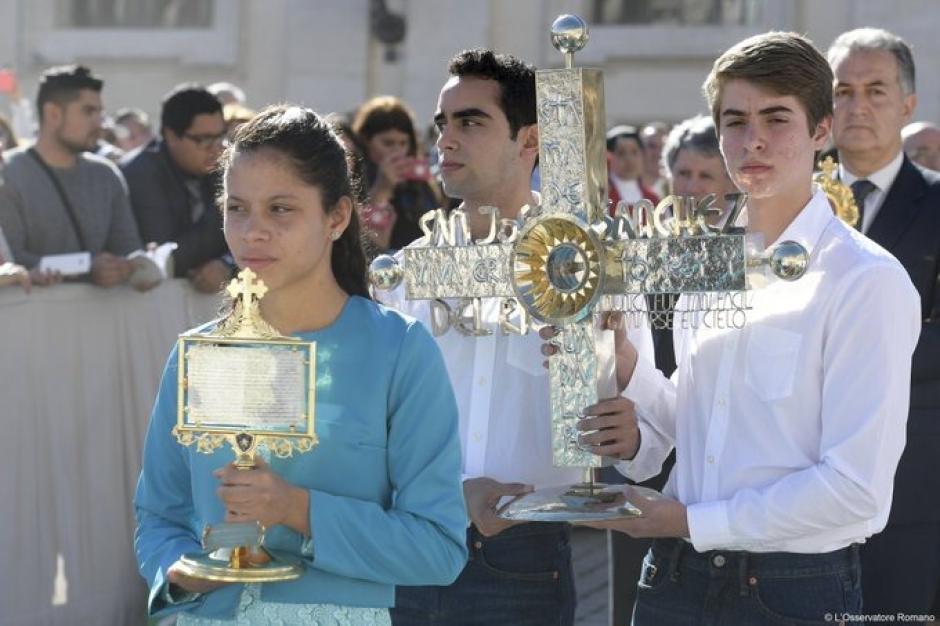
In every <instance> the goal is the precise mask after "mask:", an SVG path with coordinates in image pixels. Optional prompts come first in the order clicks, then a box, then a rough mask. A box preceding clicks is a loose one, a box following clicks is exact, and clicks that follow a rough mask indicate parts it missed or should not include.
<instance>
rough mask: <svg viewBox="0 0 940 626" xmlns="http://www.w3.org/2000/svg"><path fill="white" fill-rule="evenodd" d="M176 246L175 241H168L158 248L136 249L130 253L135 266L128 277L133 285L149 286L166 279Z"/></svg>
mask: <svg viewBox="0 0 940 626" xmlns="http://www.w3.org/2000/svg"><path fill="white" fill-rule="evenodd" d="M176 248H177V245H176V243H175V242H172V241H168V242H166V243H165V244H163V245H160V246H158V247H156V248H151V249H148V250H135V251H133V252H131V253H130V254H128V255H127V259H128V260H129V261H130V262H131V264H133V266H134V271H133V272H131V276H130V278H129V279H128V282H129V283H130V284H131V286H132V287H135V288H138V289H139V288H147V287H152V286H154V285H156V284H157V283H160V282H162V281H164V280H166V278H167V276H168V275H169V273H170V270H169V266H170V260H171V255H172V254H173V251H174V250H176Z"/></svg>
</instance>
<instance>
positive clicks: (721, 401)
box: [718, 398, 725, 407]
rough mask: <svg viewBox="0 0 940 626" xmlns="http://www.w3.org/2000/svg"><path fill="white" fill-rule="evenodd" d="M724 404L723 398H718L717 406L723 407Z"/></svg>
mask: <svg viewBox="0 0 940 626" xmlns="http://www.w3.org/2000/svg"><path fill="white" fill-rule="evenodd" d="M724 405H725V399H724V398H718V406H721V407H723V406H724Z"/></svg>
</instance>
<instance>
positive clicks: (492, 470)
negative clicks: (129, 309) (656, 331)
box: [377, 50, 652, 626]
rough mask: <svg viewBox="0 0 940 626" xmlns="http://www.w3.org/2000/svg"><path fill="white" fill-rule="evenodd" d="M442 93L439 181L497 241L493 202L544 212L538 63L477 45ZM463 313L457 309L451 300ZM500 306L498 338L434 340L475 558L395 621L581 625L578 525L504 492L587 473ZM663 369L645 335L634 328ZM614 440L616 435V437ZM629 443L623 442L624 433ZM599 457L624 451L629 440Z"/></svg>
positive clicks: (609, 411)
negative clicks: (533, 184)
mask: <svg viewBox="0 0 940 626" xmlns="http://www.w3.org/2000/svg"><path fill="white" fill-rule="evenodd" d="M449 71H450V75H451V76H450V79H449V80H448V81H447V83H445V85H444V87H443V89H442V90H441V94H440V98H439V100H438V105H437V112H436V114H435V117H434V121H435V124H436V125H437V128H438V130H439V132H440V136H439V138H438V141H437V148H438V150H439V151H440V154H441V160H440V167H441V177H442V179H443V183H444V191H445V192H446V193H447V195H448V196H450V197H453V198H460V199H461V200H462V203H461V205H460V208H461V209H463V210H464V211H465V212H466V214H467V217H468V221H469V226H470V231H471V235H472V236H473V238H474V239H481V238H483V237H485V236H486V234H487V232H488V231H489V227H490V217H489V216H488V215H485V214H482V213H480V212H479V211H478V209H479V208H480V207H483V206H495V207H497V208H499V210H500V214H501V216H502V217H503V218H509V219H516V218H518V216H519V212H520V210H521V208H522V207H523V206H524V205H526V204H528V205H530V206H533V207H534V206H535V205H537V204H538V196H537V195H536V194H534V193H533V192H532V191H531V189H530V186H529V183H530V177H531V175H532V170H533V168H534V167H535V163H536V159H537V157H538V145H539V141H538V125H537V116H536V105H535V72H534V69H533V68H532V67H531V66H529V65H526V64H525V63H523V62H522V61H520V60H518V59H515V58H513V57H511V56H508V55H501V54H494V53H493V52H492V51H489V50H468V51H465V52H462V53H460V54H458V55H457V56H456V57H454V58H453V59H452V60H451V62H450V66H449ZM377 295H378V296H379V298H380V299H381V300H382V301H383V302H385V303H386V304H389V305H392V306H395V307H396V308H399V309H401V310H403V311H404V312H406V313H408V314H409V315H413V316H414V317H417V318H418V319H420V320H421V321H422V322H424V323H425V324H426V325H428V326H429V327H432V324H431V320H430V316H429V312H430V310H429V303H428V302H426V301H411V302H409V301H407V300H405V299H404V288H403V287H399V288H398V289H396V290H395V291H393V292H380V293H379V294H377ZM450 304H451V305H452V306H454V307H456V306H458V303H455V302H452V303H450ZM500 306H501V302H500V300H497V299H487V300H484V301H483V306H482V311H481V320H482V324H483V327H484V328H485V329H486V330H487V331H489V333H490V334H488V335H486V336H480V337H474V336H469V337H468V336H465V335H464V334H461V333H460V332H458V331H457V330H456V329H451V330H450V331H449V332H447V333H445V334H442V335H440V336H438V337H437V341H438V345H439V346H440V348H441V352H442V353H443V355H444V361H445V363H446V365H447V369H448V373H449V374H450V379H451V382H452V383H453V386H454V392H455V395H456V398H457V406H458V409H459V411H460V440H461V447H462V452H463V479H464V483H463V484H464V496H465V498H466V502H467V509H468V513H469V515H470V520H469V522H470V524H468V526H469V527H468V529H467V542H468V547H469V549H470V560H469V562H468V564H467V566H466V567H465V568H464V570H463V572H462V573H461V575H460V577H459V578H458V579H457V581H456V582H455V583H454V584H453V585H450V586H448V587H399V588H398V590H397V593H396V601H395V608H394V609H392V611H391V614H392V622H393V623H394V624H396V626H413V625H419V624H420V625H424V624H442V625H443V624H447V625H448V626H461V625H470V624H479V625H481V626H482V625H486V626H499V625H505V626H526V625H531V626H543V625H544V624H560V625H562V626H564V625H571V624H572V623H573V622H574V611H575V597H574V596H575V590H574V579H573V574H572V569H571V549H570V546H569V538H570V526H569V525H568V524H562V523H523V524H520V523H518V522H510V521H506V520H503V519H501V518H500V517H498V516H497V514H496V510H495V509H496V506H497V504H498V502H499V501H500V498H501V497H503V496H513V495H518V494H522V493H526V492H528V491H531V490H532V489H537V488H542V487H550V486H557V485H563V484H572V483H577V482H579V481H580V479H581V472H580V470H578V469H575V468H557V467H554V466H553V465H552V445H551V420H550V417H549V408H548V399H549V385H548V377H547V374H546V372H545V370H544V369H543V368H542V360H543V359H542V356H541V354H540V340H539V338H538V335H537V334H536V333H535V332H531V331H530V332H528V333H527V334H525V335H516V334H506V333H504V332H503V331H502V330H501V329H500V327H499V317H500ZM630 336H631V339H632V340H633V341H634V343H636V344H637V345H638V347H639V350H640V352H641V354H642V355H644V358H647V359H649V360H650V361H651V362H652V339H651V337H650V334H649V332H648V331H647V329H645V328H644V329H640V330H639V331H638V332H635V333H631V335H630ZM625 404H626V401H625V400H623V399H619V398H618V399H614V400H608V401H607V402H601V403H599V404H598V406H597V407H594V408H593V409H591V412H593V413H594V414H602V415H603V416H602V417H601V418H600V419H608V420H610V419H613V418H612V417H611V415H613V414H616V413H617V411H619V410H620V409H622V408H623V407H624V405H625ZM593 436H599V437H600V439H602V440H603V441H594V440H590V441H588V437H585V439H584V440H585V441H586V442H588V443H592V444H593V443H600V444H603V443H604V442H605V441H607V440H612V439H618V437H617V436H616V435H615V434H614V433H611V432H610V431H608V432H606V433H604V434H602V435H593ZM623 438H624V437H622V436H621V437H619V439H623ZM595 451H596V452H597V453H598V454H605V455H611V456H618V455H619V454H620V453H621V452H622V450H621V449H620V448H619V447H618V445H616V444H615V445H609V446H604V445H599V446H597V447H596V448H595Z"/></svg>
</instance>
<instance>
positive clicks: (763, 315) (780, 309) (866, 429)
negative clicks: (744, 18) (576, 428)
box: [548, 33, 920, 626]
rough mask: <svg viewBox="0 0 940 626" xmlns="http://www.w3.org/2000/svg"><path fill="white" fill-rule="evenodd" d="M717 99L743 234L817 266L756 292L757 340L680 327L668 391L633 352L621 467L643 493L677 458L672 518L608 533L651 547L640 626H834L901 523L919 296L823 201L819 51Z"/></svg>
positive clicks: (783, 42) (739, 67) (777, 60)
mask: <svg viewBox="0 0 940 626" xmlns="http://www.w3.org/2000/svg"><path fill="white" fill-rule="evenodd" d="M704 90H705V94H706V97H707V99H708V102H709V105H710V107H711V111H712V115H713V117H714V118H715V123H716V126H717V128H718V133H719V138H720V144H721V152H722V154H723V156H724V158H725V162H726V164H727V168H728V171H729V173H730V175H731V177H732V179H733V180H734V182H735V184H736V185H737V186H738V187H739V188H740V189H741V190H742V191H745V192H747V193H748V195H749V200H748V205H747V209H746V215H745V217H744V220H745V221H746V226H747V229H748V230H749V231H751V232H754V233H759V234H761V235H763V238H764V241H765V242H766V243H767V244H768V247H770V246H773V245H775V244H777V243H780V242H782V241H787V240H794V241H797V242H799V243H801V244H802V245H803V246H804V247H805V248H806V250H807V251H808V253H809V266H808V270H807V272H806V274H805V275H804V276H803V277H802V278H801V279H799V280H797V281H795V282H786V281H782V280H779V279H775V278H772V279H770V283H769V284H768V285H767V286H766V287H763V288H761V289H759V290H755V291H752V292H750V298H751V305H752V307H753V308H752V310H750V311H748V323H747V325H746V326H745V327H744V328H743V329H727V328H722V329H717V328H710V327H707V326H705V325H704V324H699V323H696V322H697V321H701V320H696V319H692V320H689V321H690V323H688V324H677V325H676V329H675V346H676V356H677V362H678V369H677V371H676V372H675V374H674V375H673V377H672V378H671V379H667V378H665V377H664V376H663V375H662V374H661V373H660V372H658V371H657V370H655V369H654V368H653V367H651V366H650V365H649V363H648V362H647V361H646V360H645V359H636V356H635V353H634V352H633V351H632V349H631V345H630V343H629V341H624V340H622V339H621V340H620V341H618V345H619V346H620V349H621V353H620V355H619V356H620V357H621V358H620V359H619V360H618V366H619V365H622V364H625V365H626V367H625V368H624V369H623V370H622V371H621V372H619V376H618V379H619V380H621V381H629V383H628V384H627V386H626V389H625V390H624V396H626V397H627V398H629V399H630V400H632V401H633V402H634V403H635V406H636V411H635V415H634V417H633V418H632V419H630V420H629V424H630V426H631V428H630V429H628V432H629V435H628V441H626V442H623V443H625V444H628V445H627V447H628V449H630V450H632V451H633V453H632V454H631V453H629V452H628V453H627V456H628V457H630V460H629V461H625V462H622V463H621V464H620V465H619V467H620V469H621V471H622V472H624V473H625V474H626V475H628V476H629V477H630V478H633V479H636V480H643V479H646V478H648V477H650V476H653V475H655V474H656V473H657V472H658V471H659V469H660V467H661V465H662V461H663V460H664V459H665V458H666V455H667V454H668V453H669V451H670V450H671V449H672V448H673V447H675V449H676V455H677V460H676V466H675V469H674V470H673V472H672V475H671V476H670V479H669V482H668V484H667V485H666V488H665V489H664V495H663V497H662V499H659V500H653V501H643V502H637V504H639V505H640V507H641V508H642V509H643V510H644V513H645V515H644V517H642V518H639V519H635V520H625V521H618V522H611V523H604V524H598V525H599V526H601V527H607V528H613V529H615V530H619V531H622V532H626V533H628V534H630V535H633V536H637V537H654V538H656V539H655V540H654V541H653V544H652V548H651V550H650V552H649V554H648V555H647V557H646V560H645V562H644V568H643V571H642V574H641V577H640V581H639V584H638V593H637V604H636V608H635V612H634V623H635V624H655V625H656V626H664V625H668V624H680V623H681V624H687V623H698V621H702V620H704V621H705V622H707V623H719V624H736V625H742V624H769V623H780V624H782V623H792V622H793V621H799V623H825V622H827V621H830V620H832V619H833V618H835V619H836V621H838V620H839V619H843V618H842V617H841V616H843V615H845V614H859V613H860V612H861V608H862V607H861V588H860V582H859V581H860V570H859V557H858V544H859V543H861V542H864V541H865V539H866V538H867V537H869V536H871V535H872V534H874V533H877V532H878V531H879V530H881V529H882V528H883V527H884V525H885V523H886V520H887V517H888V511H889V509H890V506H891V496H892V484H893V477H894V472H895V469H896V467H897V463H898V459H899V457H900V455H901V451H902V450H903V448H904V443H905V434H904V433H905V428H904V425H905V420H906V417H907V412H908V402H909V390H910V371H911V355H912V353H913V350H914V346H915V344H916V342H917V337H918V333H919V331H920V312H919V301H918V296H917V293H916V291H915V290H914V288H913V286H912V285H911V282H910V280H909V278H908V275H907V273H906V272H905V271H904V269H903V268H902V267H901V265H900V264H899V263H898V262H897V260H895V259H894V257H892V256H891V255H890V254H888V253H887V252H885V251H884V250H883V249H882V248H880V247H879V246H878V245H877V244H875V243H873V242H871V241H870V240H868V239H866V238H865V237H864V236H862V235H859V234H858V233H857V232H856V231H854V230H852V229H851V228H849V227H847V226H845V225H844V224H843V223H841V222H840V221H839V219H838V218H836V217H835V216H834V215H833V212H832V209H831V207H830V205H829V203H828V201H827V199H826V196H825V194H824V193H823V192H822V191H821V190H819V189H815V188H814V187H813V184H812V174H813V162H814V155H815V152H816V151H817V150H819V149H821V148H822V147H823V146H824V145H825V143H826V140H827V138H828V136H829V131H830V128H831V123H832V72H831V70H830V69H829V65H828V63H827V62H826V60H825V59H824V58H823V57H822V55H821V54H820V53H819V52H818V51H817V50H816V49H815V48H814V47H813V45H812V43H810V42H809V41H808V40H806V39H804V38H803V37H801V36H799V35H795V34H789V33H767V34H764V35H759V36H756V37H752V38H749V39H747V40H745V41H742V42H741V43H739V44H737V45H735V46H734V47H732V48H731V49H729V50H728V51H727V52H725V53H724V54H723V55H721V57H719V58H718V60H717V61H716V62H715V65H714V67H713V69H712V71H711V73H710V74H709V76H708V78H707V80H706V81H705V85H704ZM679 308H680V309H681V308H682V307H681V303H680V306H679ZM548 351H549V352H550V351H551V350H550V349H548ZM634 363H635V365H634ZM586 422H588V423H586V424H585V425H584V426H585V427H586V428H590V427H591V424H590V420H586Z"/></svg>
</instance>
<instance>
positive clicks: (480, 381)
mask: <svg viewBox="0 0 940 626" xmlns="http://www.w3.org/2000/svg"><path fill="white" fill-rule="evenodd" d="M477 384H478V385H480V386H481V387H482V386H484V385H485V384H486V377H485V376H480V377H479V378H478V379H477Z"/></svg>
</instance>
